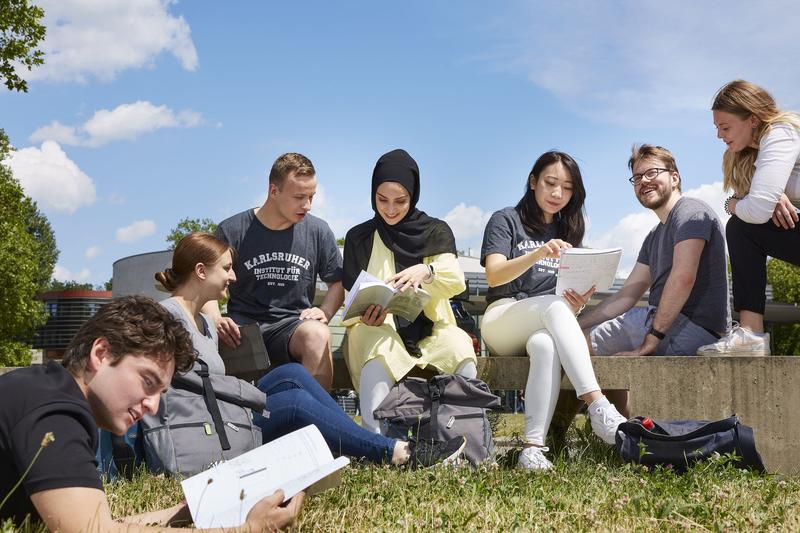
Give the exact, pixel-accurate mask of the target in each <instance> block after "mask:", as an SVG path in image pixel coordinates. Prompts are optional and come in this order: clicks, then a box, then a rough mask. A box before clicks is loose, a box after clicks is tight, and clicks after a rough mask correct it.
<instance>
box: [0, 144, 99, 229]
mask: <svg viewBox="0 0 800 533" xmlns="http://www.w3.org/2000/svg"><path fill="white" fill-rule="evenodd" d="M8 165H9V166H10V167H11V170H12V171H13V172H14V176H15V177H16V178H17V179H18V180H19V182H20V183H21V184H22V187H23V189H25V194H27V195H28V196H30V197H31V198H33V199H34V200H36V201H37V202H38V203H39V205H40V206H42V207H43V208H44V209H52V210H54V211H65V212H67V213H74V212H75V210H76V209H78V208H80V207H83V206H85V205H89V204H92V203H93V202H94V201H95V198H96V192H95V188H94V183H93V182H92V179H91V178H90V177H89V176H87V175H86V174H85V173H84V172H83V171H82V170H81V169H80V168H78V165H76V164H75V163H74V162H73V161H72V160H71V159H70V158H69V157H67V154H65V153H64V151H63V150H62V149H61V146H59V145H58V143H56V142H54V141H45V142H43V143H42V146H41V148H36V147H30V148H23V149H21V150H17V151H15V152H12V153H11V156H10V157H9V159H8Z"/></svg>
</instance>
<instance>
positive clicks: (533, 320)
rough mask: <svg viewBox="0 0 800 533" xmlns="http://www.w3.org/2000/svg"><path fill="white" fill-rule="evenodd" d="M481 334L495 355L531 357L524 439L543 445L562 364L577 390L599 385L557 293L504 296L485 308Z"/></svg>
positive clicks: (579, 392) (572, 320)
mask: <svg viewBox="0 0 800 533" xmlns="http://www.w3.org/2000/svg"><path fill="white" fill-rule="evenodd" d="M481 335H482V336H483V341H484V342H485V343H486V346H487V347H489V350H490V351H491V352H492V353H493V354H495V355H505V356H509V355H521V353H522V350H523V349H524V350H525V352H526V353H527V354H528V357H530V359H531V364H530V370H529V371H528V382H527V384H526V386H525V439H526V441H527V442H529V443H531V444H537V445H539V446H542V445H544V438H545V437H546V436H547V430H548V428H549V427H550V421H551V420H552V419H553V413H554V412H555V409H556V402H557V401H558V391H559V389H560V387H561V368H562V367H563V368H564V371H565V372H566V374H567V377H568V378H569V380H570V382H572V385H573V386H574V387H575V392H576V394H577V395H578V396H583V395H584V394H586V393H589V392H592V391H597V390H600V386H599V385H598V384H597V378H596V377H595V375H594V369H593V368H592V362H591V360H590V356H589V348H588V346H587V345H586V339H585V337H584V335H583V332H582V331H581V328H580V326H579V325H578V321H577V320H576V318H575V315H574V314H573V312H572V308H571V307H570V306H569V304H567V302H566V301H565V300H564V299H563V298H562V297H560V296H556V295H543V296H534V297H532V298H526V299H524V300H515V299H514V298H504V299H502V300H497V301H496V302H493V303H492V304H491V305H489V307H487V308H486V313H485V314H484V315H483V321H482V323H481Z"/></svg>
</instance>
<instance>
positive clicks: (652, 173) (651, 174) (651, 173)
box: [628, 167, 672, 185]
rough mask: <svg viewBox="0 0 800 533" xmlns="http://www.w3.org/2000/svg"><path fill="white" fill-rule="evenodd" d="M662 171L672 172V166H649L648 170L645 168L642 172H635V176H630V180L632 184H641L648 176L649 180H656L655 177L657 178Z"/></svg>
mask: <svg viewBox="0 0 800 533" xmlns="http://www.w3.org/2000/svg"><path fill="white" fill-rule="evenodd" d="M662 172H672V169H671V168H657V167H653V168H648V169H647V170H645V171H644V172H642V173H641V174H634V175H633V176H631V177H630V178H628V181H630V182H631V185H639V184H640V183H641V182H642V180H643V179H644V178H647V181H650V180H654V179H656V176H658V175H659V174H661V173H662Z"/></svg>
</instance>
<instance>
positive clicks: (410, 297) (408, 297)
mask: <svg viewBox="0 0 800 533" xmlns="http://www.w3.org/2000/svg"><path fill="white" fill-rule="evenodd" d="M430 299H431V295H430V294H428V292H427V291H425V289H422V288H419V289H417V290H416V291H414V290H413V289H408V290H405V291H397V292H395V294H394V296H392V299H391V300H390V301H389V304H388V307H389V312H390V313H393V314H395V315H399V316H401V317H403V318H405V319H406V320H408V321H409V322H413V321H414V320H416V318H417V317H418V316H419V314H420V313H421V312H422V308H423V307H425V305H426V304H427V303H428V302H429V301H430Z"/></svg>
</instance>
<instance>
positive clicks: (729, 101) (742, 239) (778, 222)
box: [697, 80, 800, 355]
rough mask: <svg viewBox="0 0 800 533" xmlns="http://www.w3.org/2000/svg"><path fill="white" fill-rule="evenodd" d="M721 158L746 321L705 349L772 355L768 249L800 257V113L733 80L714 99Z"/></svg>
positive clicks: (796, 260)
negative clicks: (768, 318) (766, 315)
mask: <svg viewBox="0 0 800 533" xmlns="http://www.w3.org/2000/svg"><path fill="white" fill-rule="evenodd" d="M711 109H712V112H713V117H714V125H715V126H716V128H717V137H718V138H719V139H721V140H722V141H723V142H724V143H725V144H726V145H727V147H728V149H727V150H726V151H725V155H724V156H723V158H722V169H723V174H724V181H723V186H724V188H725V190H726V191H730V192H731V193H732V194H731V196H729V197H728V199H727V200H726V201H725V211H726V212H727V213H728V214H729V215H731V218H730V220H729V221H728V224H727V226H726V239H727V241H728V253H729V254H730V261H731V276H732V278H733V307H734V309H735V310H736V311H738V312H739V324H740V325H739V326H736V327H734V328H733V329H732V330H731V331H730V333H729V334H728V335H727V336H725V337H723V338H722V339H720V340H719V341H718V342H716V343H714V344H709V345H707V346H702V347H700V349H699V350H698V352H697V353H698V355H769V354H770V347H769V334H767V333H764V307H765V300H766V296H765V290H766V285H767V269H766V262H767V256H769V257H775V258H778V259H781V260H783V261H787V262H789V263H792V264H795V265H800V226H799V225H798V223H797V221H798V206H800V115H798V114H797V113H794V112H790V111H781V110H780V109H778V106H777V105H776V103H775V100H774V99H773V98H772V96H771V95H770V94H769V93H768V92H767V91H766V90H764V89H763V88H761V87H759V86H758V85H756V84H754V83H750V82H748V81H744V80H734V81H732V82H730V83H728V84H726V85H725V86H724V87H722V88H721V89H720V90H719V92H718V93H717V94H716V96H715V97H714V103H713V104H712V106H711Z"/></svg>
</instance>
